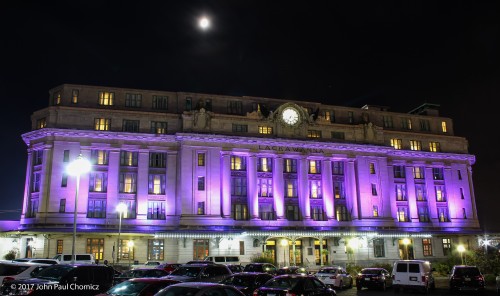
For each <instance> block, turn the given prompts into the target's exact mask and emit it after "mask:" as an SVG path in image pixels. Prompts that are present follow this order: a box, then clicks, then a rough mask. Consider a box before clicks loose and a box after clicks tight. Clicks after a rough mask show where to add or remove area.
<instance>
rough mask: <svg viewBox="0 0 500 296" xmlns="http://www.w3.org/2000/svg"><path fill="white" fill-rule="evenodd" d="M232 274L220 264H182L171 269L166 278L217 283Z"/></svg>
mask: <svg viewBox="0 0 500 296" xmlns="http://www.w3.org/2000/svg"><path fill="white" fill-rule="evenodd" d="M231 274H233V273H232V272H231V270H229V268H228V267H227V266H225V265H222V264H184V265H181V266H180V267H178V268H177V269H176V270H174V271H172V272H171V273H170V274H169V275H168V276H166V278H168V279H172V280H176V281H180V282H215V283H218V282H220V281H222V280H223V279H225V278H226V277H228V276H230V275H231Z"/></svg>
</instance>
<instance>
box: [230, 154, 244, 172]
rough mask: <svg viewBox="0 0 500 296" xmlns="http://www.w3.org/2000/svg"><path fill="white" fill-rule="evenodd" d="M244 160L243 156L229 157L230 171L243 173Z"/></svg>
mask: <svg viewBox="0 0 500 296" xmlns="http://www.w3.org/2000/svg"><path fill="white" fill-rule="evenodd" d="M246 168H247V166H246V158H245V157H243V156H236V155H232V156H231V170H232V171H244V170H246Z"/></svg>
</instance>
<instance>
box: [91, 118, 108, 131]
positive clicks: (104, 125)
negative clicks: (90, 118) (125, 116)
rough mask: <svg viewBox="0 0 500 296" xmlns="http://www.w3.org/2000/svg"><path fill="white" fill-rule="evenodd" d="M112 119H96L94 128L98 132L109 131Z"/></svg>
mask: <svg viewBox="0 0 500 296" xmlns="http://www.w3.org/2000/svg"><path fill="white" fill-rule="evenodd" d="M110 125H111V119H109V118H96V119H94V128H95V130H96V131H109V126H110Z"/></svg>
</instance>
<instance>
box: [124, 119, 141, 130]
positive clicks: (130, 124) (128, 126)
mask: <svg viewBox="0 0 500 296" xmlns="http://www.w3.org/2000/svg"><path fill="white" fill-rule="evenodd" d="M122 130H123V131H124V132H131V133H137V132H139V120H128V119H124V120H123V125H122Z"/></svg>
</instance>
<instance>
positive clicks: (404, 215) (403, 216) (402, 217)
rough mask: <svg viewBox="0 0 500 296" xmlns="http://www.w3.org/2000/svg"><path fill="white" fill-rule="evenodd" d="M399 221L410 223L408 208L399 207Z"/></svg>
mask: <svg viewBox="0 0 500 296" xmlns="http://www.w3.org/2000/svg"><path fill="white" fill-rule="evenodd" d="M398 221H399V222H408V208H407V207H398Z"/></svg>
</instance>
